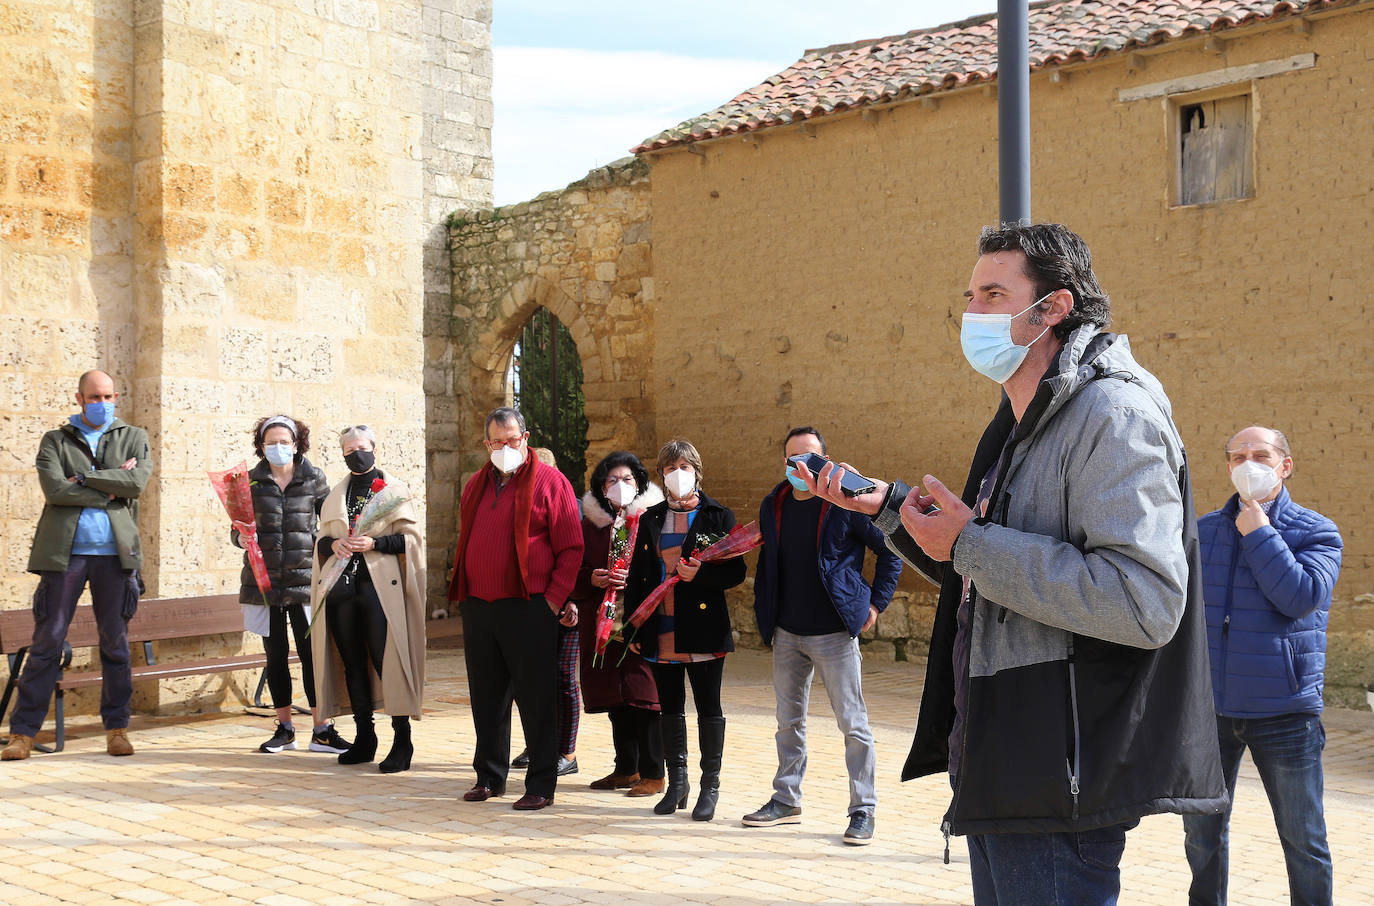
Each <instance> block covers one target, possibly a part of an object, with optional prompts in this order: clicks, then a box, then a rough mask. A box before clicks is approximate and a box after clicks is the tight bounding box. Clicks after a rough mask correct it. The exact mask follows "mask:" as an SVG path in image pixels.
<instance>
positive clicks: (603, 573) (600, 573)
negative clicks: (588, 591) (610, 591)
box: [592, 569, 611, 588]
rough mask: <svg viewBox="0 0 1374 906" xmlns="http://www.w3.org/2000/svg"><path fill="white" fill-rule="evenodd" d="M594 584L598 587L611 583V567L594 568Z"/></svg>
mask: <svg viewBox="0 0 1374 906" xmlns="http://www.w3.org/2000/svg"><path fill="white" fill-rule="evenodd" d="M592 584H593V585H595V586H596V587H597V588H605V587H606V586H607V585H610V584H611V571H610V570H609V569H594V570H592Z"/></svg>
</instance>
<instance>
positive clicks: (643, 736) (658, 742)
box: [607, 705, 663, 780]
mask: <svg viewBox="0 0 1374 906" xmlns="http://www.w3.org/2000/svg"><path fill="white" fill-rule="evenodd" d="M607 713H608V714H609V716H610V718H611V742H612V744H613V745H614V746H615V772H616V773H617V774H638V775H639V776H640V777H644V778H647V779H649V780H658V779H659V778H661V777H662V776H663V732H662V728H661V723H662V721H661V720H660V719H659V716H658V712H657V711H648V710H645V709H644V708H631V707H630V706H629V705H619V706H617V707H614V708H611V709H610V710H609V711H608V712H607Z"/></svg>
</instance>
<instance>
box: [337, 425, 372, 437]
mask: <svg viewBox="0 0 1374 906" xmlns="http://www.w3.org/2000/svg"><path fill="white" fill-rule="evenodd" d="M368 430H371V429H370V428H368V427H367V425H354V426H353V427H351V428H344V429H343V430H342V431H340V432H339V436H340V437H343V436H344V435H345V434H348V433H350V432H353V431H368Z"/></svg>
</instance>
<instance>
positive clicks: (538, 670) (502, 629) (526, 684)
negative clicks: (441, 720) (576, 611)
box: [462, 595, 558, 797]
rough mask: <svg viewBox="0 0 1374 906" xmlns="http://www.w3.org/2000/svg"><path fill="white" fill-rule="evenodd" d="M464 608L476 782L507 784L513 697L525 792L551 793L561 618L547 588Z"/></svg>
mask: <svg viewBox="0 0 1374 906" xmlns="http://www.w3.org/2000/svg"><path fill="white" fill-rule="evenodd" d="M462 613H463V657H464V659H465V660H466V662H467V668H468V695H469V697H470V698H471V700H472V723H473V727H474V729H476V731H477V749H476V751H475V752H474V753H473V756H472V769H473V770H474V771H476V772H477V782H478V783H480V784H483V785H486V786H490V787H492V788H493V789H497V790H504V789H505V787H506V775H507V774H508V773H509V772H510V707H511V702H512V701H514V702H515V704H516V706H517V707H518V708H519V709H520V725H521V726H522V727H523V728H524V730H525V748H526V749H527V750H528V751H529V755H530V766H529V769H528V771H527V772H526V774H525V792H526V793H533V794H535V795H536V796H548V797H552V796H553V792H554V788H555V787H556V786H557V785H558V618H557V617H555V616H554V615H553V612H552V611H550V610H549V605H548V603H547V602H546V601H545V600H544V596H543V595H535V596H534V597H533V598H528V599H526V598H505V599H502V600H500V601H484V600H482V599H481V598H468V599H467V600H466V601H464V602H463V603H462Z"/></svg>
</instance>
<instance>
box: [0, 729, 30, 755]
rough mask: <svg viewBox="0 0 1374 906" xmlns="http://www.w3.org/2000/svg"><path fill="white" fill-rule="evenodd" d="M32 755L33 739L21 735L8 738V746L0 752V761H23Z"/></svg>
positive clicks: (17, 734)
mask: <svg viewBox="0 0 1374 906" xmlns="http://www.w3.org/2000/svg"><path fill="white" fill-rule="evenodd" d="M31 754H33V737H32V736H25V735H24V734H23V733H15V734H12V735H11V736H10V744H9V745H7V746H5V748H4V750H3V751H0V761H23V760H24V759H25V758H28V757H29V755H31Z"/></svg>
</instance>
